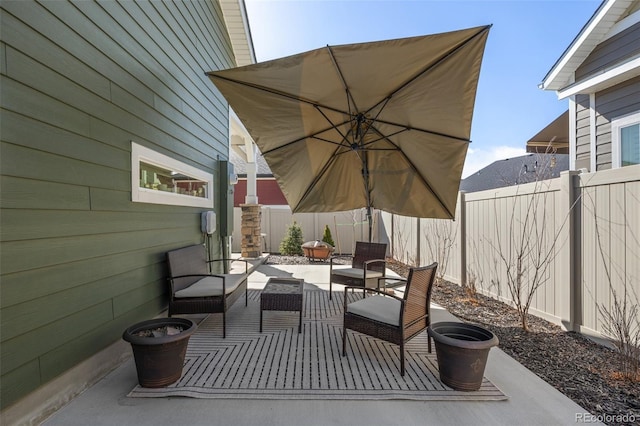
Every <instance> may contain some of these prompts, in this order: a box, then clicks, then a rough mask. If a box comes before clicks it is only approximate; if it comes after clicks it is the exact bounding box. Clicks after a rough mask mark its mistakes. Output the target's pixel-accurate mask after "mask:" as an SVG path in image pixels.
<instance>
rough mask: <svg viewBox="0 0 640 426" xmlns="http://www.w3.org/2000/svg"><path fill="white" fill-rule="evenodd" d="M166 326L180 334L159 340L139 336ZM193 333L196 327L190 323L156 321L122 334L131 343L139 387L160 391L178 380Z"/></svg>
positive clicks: (139, 324)
mask: <svg viewBox="0 0 640 426" xmlns="http://www.w3.org/2000/svg"><path fill="white" fill-rule="evenodd" d="M165 326H170V327H178V328H180V329H182V331H181V332H180V333H177V334H174V335H170V336H162V337H143V336H139V335H138V333H139V332H142V331H146V330H154V329H158V328H162V327H165ZM196 329H197V325H196V323H195V322H193V321H192V320H190V319H184V318H157V319H152V320H147V321H142V322H139V323H137V324H134V325H132V326H131V327H129V328H127V329H126V330H125V331H124V333H123V334H122V338H123V339H124V340H125V341H127V342H129V343H131V348H132V349H133V357H134V359H135V362H136V371H137V373H138V383H140V386H142V387H145V388H159V387H164V386H168V385H170V384H171V383H174V382H177V381H178V379H180V376H182V366H183V365H184V357H185V354H186V353H187V344H188V343H189V338H190V337H191V335H192V334H193V333H194V332H195V331H196Z"/></svg>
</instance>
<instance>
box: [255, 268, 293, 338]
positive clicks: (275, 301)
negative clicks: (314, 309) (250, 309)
mask: <svg viewBox="0 0 640 426" xmlns="http://www.w3.org/2000/svg"><path fill="white" fill-rule="evenodd" d="M303 291H304V280H302V279H298V278H269V280H268V281H267V284H266V285H265V286H264V290H262V293H261V294H260V333H262V312H263V311H299V312H300V320H299V322H298V333H301V332H302V294H303Z"/></svg>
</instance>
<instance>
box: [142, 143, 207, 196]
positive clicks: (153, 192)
mask: <svg viewBox="0 0 640 426" xmlns="http://www.w3.org/2000/svg"><path fill="white" fill-rule="evenodd" d="M131 200H132V201H134V202H139V203H153V204H170V205H174V206H190V207H205V208H213V174H211V173H207V172H205V171H203V170H200V169H198V168H196V167H193V166H190V165H188V164H185V163H183V162H182V161H178V160H176V159H174V158H171V157H169V156H166V155H164V154H161V153H159V152H157V151H154V150H152V149H149V148H147V147H144V146H142V145H139V144H137V143H135V142H133V141H132V142H131Z"/></svg>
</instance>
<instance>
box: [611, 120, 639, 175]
mask: <svg viewBox="0 0 640 426" xmlns="http://www.w3.org/2000/svg"><path fill="white" fill-rule="evenodd" d="M633 124H640V111H636V112H634V113H631V114H627V115H623V116H621V117H617V118H615V119H613V120H611V168H614V169H617V168H620V167H622V150H621V149H620V142H621V141H620V129H621V128H623V127H627V126H631V125H633Z"/></svg>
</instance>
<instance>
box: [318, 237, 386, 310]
mask: <svg viewBox="0 0 640 426" xmlns="http://www.w3.org/2000/svg"><path fill="white" fill-rule="evenodd" d="M386 254H387V244H385V243H368V242H364V241H356V250H355V253H354V254H353V256H345V255H337V256H331V258H330V260H329V299H331V295H332V291H331V289H332V283H338V284H344V285H348V286H352V287H360V288H363V289H364V288H365V287H366V288H377V285H378V278H380V277H384V272H385V268H386V262H385V257H386ZM340 257H351V258H352V261H351V267H350V268H334V267H333V266H334V263H333V262H334V260H335V259H337V258H340Z"/></svg>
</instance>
